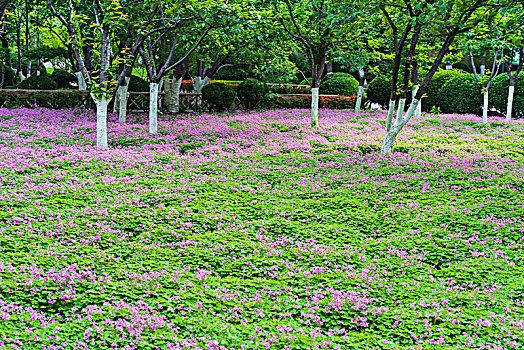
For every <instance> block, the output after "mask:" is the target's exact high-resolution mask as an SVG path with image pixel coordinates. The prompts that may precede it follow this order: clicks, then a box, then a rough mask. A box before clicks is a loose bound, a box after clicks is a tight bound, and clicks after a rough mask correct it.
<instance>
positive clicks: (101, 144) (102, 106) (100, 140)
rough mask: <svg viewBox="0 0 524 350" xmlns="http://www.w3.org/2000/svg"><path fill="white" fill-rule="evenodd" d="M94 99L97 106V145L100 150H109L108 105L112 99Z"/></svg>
mask: <svg viewBox="0 0 524 350" xmlns="http://www.w3.org/2000/svg"><path fill="white" fill-rule="evenodd" d="M92 97H93V100H94V101H95V105H96V145H97V147H98V148H101V149H107V105H108V104H109V102H110V101H111V99H110V98H107V97H106V96H104V97H102V98H95V97H94V96H93V95H92Z"/></svg>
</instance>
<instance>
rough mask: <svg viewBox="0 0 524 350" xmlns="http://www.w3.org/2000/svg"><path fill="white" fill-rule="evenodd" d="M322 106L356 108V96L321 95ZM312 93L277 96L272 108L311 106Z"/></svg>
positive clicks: (272, 102)
mask: <svg viewBox="0 0 524 350" xmlns="http://www.w3.org/2000/svg"><path fill="white" fill-rule="evenodd" d="M318 100H319V101H318V104H319V107H320V108H330V109H354V108H355V102H356V100H357V97H356V96H341V95H338V96H322V95H320V96H319V99H318ZM310 107H311V95H295V96H285V97H284V96H277V97H275V98H273V99H272V101H271V108H310Z"/></svg>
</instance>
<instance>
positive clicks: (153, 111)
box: [149, 83, 159, 134]
mask: <svg viewBox="0 0 524 350" xmlns="http://www.w3.org/2000/svg"><path fill="white" fill-rule="evenodd" d="M158 88H159V84H158V83H150V84H149V132H150V133H151V134H157V133H158Z"/></svg>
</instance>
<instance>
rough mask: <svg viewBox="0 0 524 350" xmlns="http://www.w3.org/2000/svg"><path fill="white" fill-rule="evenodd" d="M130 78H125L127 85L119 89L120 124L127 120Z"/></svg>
mask: <svg viewBox="0 0 524 350" xmlns="http://www.w3.org/2000/svg"><path fill="white" fill-rule="evenodd" d="M130 80H131V78H130V77H125V82H126V85H124V86H120V87H119V88H118V95H119V96H118V100H119V104H118V107H119V108H118V121H119V122H120V123H122V124H123V123H125V122H126V118H127V100H128V99H129V81H130Z"/></svg>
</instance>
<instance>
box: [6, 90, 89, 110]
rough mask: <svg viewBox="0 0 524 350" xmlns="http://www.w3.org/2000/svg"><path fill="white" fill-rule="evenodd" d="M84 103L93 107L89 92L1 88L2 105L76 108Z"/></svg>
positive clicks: (11, 106)
mask: <svg viewBox="0 0 524 350" xmlns="http://www.w3.org/2000/svg"><path fill="white" fill-rule="evenodd" d="M82 103H85V104H86V106H85V107H93V106H94V104H93V101H92V99H91V96H89V93H88V92H81V91H34V92H33V91H23V90H0V107H5V108H20V107H25V108H31V107H33V106H39V107H43V108H51V109H63V108H76V107H78V106H80V105H81V104H82Z"/></svg>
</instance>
